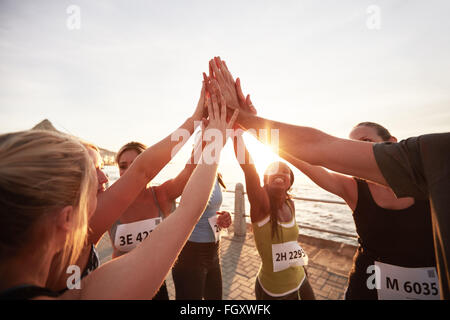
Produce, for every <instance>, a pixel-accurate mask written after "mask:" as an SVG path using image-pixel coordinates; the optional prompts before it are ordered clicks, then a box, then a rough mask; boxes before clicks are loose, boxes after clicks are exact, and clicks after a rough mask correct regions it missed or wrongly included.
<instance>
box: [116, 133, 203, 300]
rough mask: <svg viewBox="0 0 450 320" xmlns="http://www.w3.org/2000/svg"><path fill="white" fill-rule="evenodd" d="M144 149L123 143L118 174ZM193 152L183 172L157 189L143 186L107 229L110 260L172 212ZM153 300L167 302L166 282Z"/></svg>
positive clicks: (128, 248) (134, 143)
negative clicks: (109, 243)
mask: <svg viewBox="0 0 450 320" xmlns="http://www.w3.org/2000/svg"><path fill="white" fill-rule="evenodd" d="M146 149H147V147H146V146H145V145H144V144H142V143H140V142H134V141H133V142H129V143H127V144H125V145H124V146H123V147H121V148H120V150H119V151H118V152H117V155H116V162H117V165H118V167H119V175H120V176H122V175H123V174H124V173H125V172H126V171H127V169H128V168H129V167H130V166H131V164H132V163H133V162H134V160H135V159H136V158H137V157H138V156H139V155H140V154H141V153H142V152H144V151H145V150H146ZM194 150H195V148H194ZM194 150H192V156H191V157H190V160H189V161H188V162H187V163H186V166H185V167H184V169H183V170H182V171H181V172H180V173H179V174H178V175H177V176H176V177H175V178H174V179H170V180H168V181H166V182H164V183H163V184H161V185H159V186H151V187H148V188H147V186H145V187H144V188H143V189H142V191H141V192H140V193H139V195H138V196H137V198H136V199H135V200H134V202H133V203H131V204H130V206H129V207H128V208H127V209H126V210H125V211H124V212H123V214H122V215H121V217H120V218H119V219H118V220H117V221H116V222H114V224H113V225H112V227H111V228H110V229H109V236H110V240H111V243H112V247H113V254H112V258H113V259H114V258H116V257H119V256H121V255H123V254H125V253H127V252H129V251H131V250H133V249H134V248H135V247H136V246H137V245H139V244H140V243H141V242H142V241H143V240H144V239H145V238H147V237H148V236H149V235H150V233H151V232H152V231H153V230H154V229H155V228H156V227H157V226H158V225H159V223H161V222H162V220H163V219H164V218H166V217H168V216H169V214H170V213H171V212H172V211H174V210H175V208H176V204H175V200H176V199H177V198H178V197H179V196H180V195H181V193H182V192H183V189H184V187H185V186H186V183H187V182H188V180H189V177H190V176H191V174H192V172H193V171H194V169H195V167H196V164H195V163H194V161H193V160H194ZM153 300H169V294H168V292H167V287H166V282H165V281H164V282H163V284H162V286H161V288H160V289H159V291H158V293H157V294H156V295H155V297H154V298H153Z"/></svg>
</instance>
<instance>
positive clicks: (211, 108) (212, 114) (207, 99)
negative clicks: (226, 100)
mask: <svg viewBox="0 0 450 320" xmlns="http://www.w3.org/2000/svg"><path fill="white" fill-rule="evenodd" d="M206 104H207V105H208V116H209V120H213V119H214V112H213V107H212V104H211V98H210V97H207V98H206Z"/></svg>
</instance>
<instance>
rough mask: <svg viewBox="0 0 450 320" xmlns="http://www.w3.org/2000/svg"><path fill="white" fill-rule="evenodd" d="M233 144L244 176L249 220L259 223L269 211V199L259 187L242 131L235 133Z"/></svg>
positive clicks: (258, 180) (256, 173)
mask: <svg viewBox="0 0 450 320" xmlns="http://www.w3.org/2000/svg"><path fill="white" fill-rule="evenodd" d="M239 131H241V132H240V133H239ZM233 142H234V153H235V155H236V159H237V160H238V162H239V165H240V166H241V169H242V171H243V172H244V175H245V186H246V189H247V197H248V201H249V202H250V219H251V221H252V222H259V221H261V220H262V219H264V217H265V216H264V215H265V214H266V213H267V212H268V211H269V209H270V204H269V198H268V196H267V193H266V191H265V190H264V189H263V188H262V187H261V181H260V178H259V175H258V172H257V171H256V167H255V165H254V164H253V160H252V158H251V156H250V153H249V152H248V150H247V147H246V146H245V142H244V139H243V138H242V130H237V131H236V134H235V136H234V141H233Z"/></svg>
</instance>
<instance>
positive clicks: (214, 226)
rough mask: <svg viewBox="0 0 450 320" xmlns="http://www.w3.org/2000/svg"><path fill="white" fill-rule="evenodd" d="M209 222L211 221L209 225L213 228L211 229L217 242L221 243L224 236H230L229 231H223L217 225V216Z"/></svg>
mask: <svg viewBox="0 0 450 320" xmlns="http://www.w3.org/2000/svg"><path fill="white" fill-rule="evenodd" d="M208 221H209V225H210V226H211V229H212V231H213V233H214V238H215V239H216V242H217V241H219V240H220V238H221V237H222V236H224V235H227V234H228V230H227V229H222V228H221V227H219V225H218V224H217V216H212V217H211V218H209V219H208Z"/></svg>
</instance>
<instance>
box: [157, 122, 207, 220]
mask: <svg viewBox="0 0 450 320" xmlns="http://www.w3.org/2000/svg"><path fill="white" fill-rule="evenodd" d="M203 132H204V129H202V133H203ZM204 147H205V142H204V141H203V137H202V136H200V137H199V139H198V141H197V142H196V144H195V145H194V147H193V148H192V153H191V156H190V158H189V160H188V161H187V163H186V165H185V167H184V169H183V170H182V171H181V172H180V173H179V174H178V175H177V176H176V177H175V178H173V179H170V180H167V181H166V182H164V183H163V184H161V185H160V186H157V187H155V188H154V190H155V193H156V197H157V199H158V202H159V203H164V202H165V201H169V202H170V201H173V200H175V199H177V198H178V197H179V196H180V195H181V193H182V192H183V190H184V188H185V186H186V183H187V182H188V180H189V177H190V176H191V174H192V172H193V171H194V169H195V167H196V166H197V162H198V160H199V159H198V158H199V155H201V153H202V150H203V148H204ZM168 214H169V212H165V215H166V216H167V215H168Z"/></svg>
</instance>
